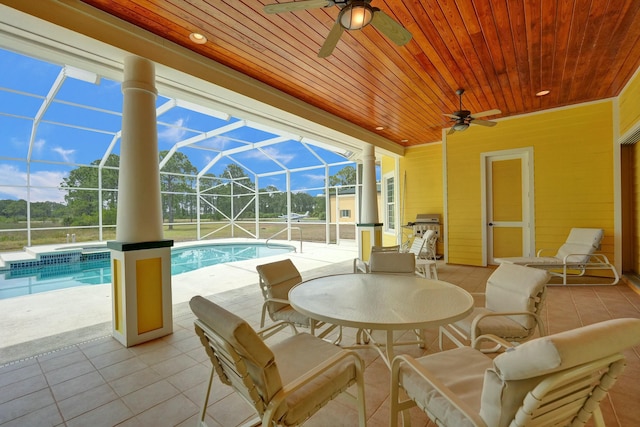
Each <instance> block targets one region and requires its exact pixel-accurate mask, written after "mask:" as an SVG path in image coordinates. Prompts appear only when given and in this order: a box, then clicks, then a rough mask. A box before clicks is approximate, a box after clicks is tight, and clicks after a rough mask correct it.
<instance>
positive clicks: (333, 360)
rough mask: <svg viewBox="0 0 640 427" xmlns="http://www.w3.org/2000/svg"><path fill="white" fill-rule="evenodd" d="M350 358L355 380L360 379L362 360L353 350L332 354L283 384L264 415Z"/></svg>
mask: <svg viewBox="0 0 640 427" xmlns="http://www.w3.org/2000/svg"><path fill="white" fill-rule="evenodd" d="M350 357H352V358H354V359H355V364H356V370H357V371H356V378H358V377H360V378H362V376H363V375H364V361H363V360H362V358H361V357H360V356H359V355H358V353H356V352H355V351H353V350H342V351H341V352H339V353H336V354H334V355H333V356H332V357H330V358H328V359H327V360H325V361H324V362H322V363H320V364H319V365H316V366H315V367H314V368H313V369H312V370H310V371H309V372H307V373H306V374H304V375H302V376H300V377H298V378H296V379H294V380H293V381H291V382H290V383H288V384H283V385H282V389H280V391H278V392H277V393H276V394H275V395H274V396H273V399H271V402H269V405H268V406H267V409H266V410H265V413H267V412H272V411H274V410H276V409H277V408H278V406H280V404H281V403H282V401H283V400H284V399H286V398H287V396H288V395H289V394H291V393H292V392H294V391H295V390H297V389H299V388H301V387H303V386H305V385H306V384H309V383H310V382H312V381H313V380H314V379H316V378H318V377H319V376H321V375H323V374H324V373H325V372H326V371H327V370H328V369H330V368H332V367H334V366H336V365H337V364H339V363H341V362H342V361H343V360H345V359H347V358H350ZM363 381H364V380H363ZM269 418H270V417H269Z"/></svg>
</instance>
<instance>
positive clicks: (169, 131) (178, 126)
mask: <svg viewBox="0 0 640 427" xmlns="http://www.w3.org/2000/svg"><path fill="white" fill-rule="evenodd" d="M184 122H185V120H184V119H178V120H176V121H175V122H173V123H171V124H172V125H173V126H166V127H164V129H163V130H162V131H161V132H158V140H162V141H166V142H169V143H171V144H174V143H176V142H178V141H182V139H183V138H184V135H185V133H186V132H185V130H184V129H182V126H183V125H184Z"/></svg>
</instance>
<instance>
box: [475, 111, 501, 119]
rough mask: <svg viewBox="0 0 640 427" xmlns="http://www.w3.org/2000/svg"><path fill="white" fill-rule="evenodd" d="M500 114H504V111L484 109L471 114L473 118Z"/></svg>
mask: <svg viewBox="0 0 640 427" xmlns="http://www.w3.org/2000/svg"><path fill="white" fill-rule="evenodd" d="M498 114H502V111H500V110H487V111H482V112H480V113H473V114H471V116H470V117H471V118H472V119H477V118H480V117H486V116H497V115H498Z"/></svg>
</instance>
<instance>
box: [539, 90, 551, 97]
mask: <svg viewBox="0 0 640 427" xmlns="http://www.w3.org/2000/svg"><path fill="white" fill-rule="evenodd" d="M550 92H551V91H550V90H541V91H540V92H538V93H536V96H545V95H549V93H550Z"/></svg>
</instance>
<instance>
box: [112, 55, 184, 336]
mask: <svg viewBox="0 0 640 427" xmlns="http://www.w3.org/2000/svg"><path fill="white" fill-rule="evenodd" d="M122 92H123V109H122V141H121V148H120V172H119V178H118V217H117V225H116V241H112V242H108V247H109V248H110V249H111V262H112V285H113V287H112V289H113V336H114V337H115V338H116V339H117V340H118V341H120V342H121V343H122V344H124V345H126V346H127V347H129V346H132V345H136V344H139V343H142V342H145V341H149V340H152V339H156V338H159V337H162V336H165V335H168V334H170V333H171V332H173V318H172V301H171V246H173V241H171V240H163V230H162V204H161V196H160V170H159V165H158V131H157V128H156V105H155V103H156V97H157V92H156V88H155V67H154V65H153V63H152V62H151V61H148V60H146V59H144V58H140V57H137V56H129V57H127V58H125V62H124V81H123V83H122Z"/></svg>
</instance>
